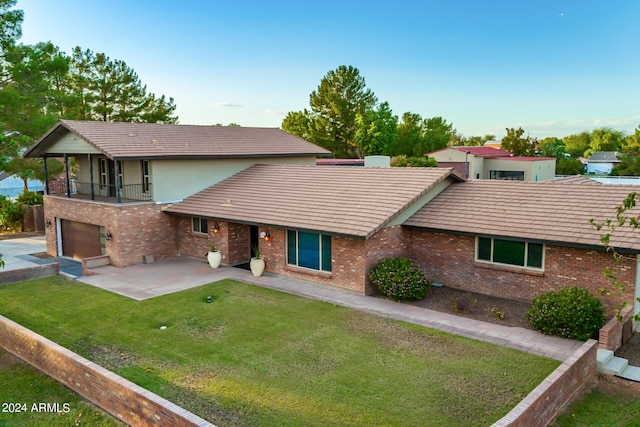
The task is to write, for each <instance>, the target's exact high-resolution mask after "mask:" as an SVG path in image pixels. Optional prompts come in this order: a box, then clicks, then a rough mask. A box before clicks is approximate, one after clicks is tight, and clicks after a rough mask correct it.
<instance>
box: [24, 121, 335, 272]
mask: <svg viewBox="0 0 640 427" xmlns="http://www.w3.org/2000/svg"><path fill="white" fill-rule="evenodd" d="M327 154H329V151H327V150H324V149H322V148H320V147H318V146H316V145H314V144H311V143H309V142H307V141H304V140H302V139H300V138H297V137H295V136H292V135H290V134H288V133H286V132H283V131H281V130H279V129H266V128H242V127H222V126H190V125H165V124H155V123H112V122H91V121H75V120H61V121H60V122H59V123H58V124H57V125H55V126H54V127H53V128H52V129H50V130H49V131H48V132H47V133H46V134H45V135H44V136H43V137H42V138H40V140H38V141H37V142H36V143H35V144H34V145H33V146H32V147H30V148H29V150H27V152H26V153H25V157H42V158H44V161H45V172H46V162H47V159H49V158H52V157H57V158H63V159H64V162H65V165H66V171H65V177H64V179H61V180H56V181H55V182H49V181H48V180H47V184H46V190H45V191H46V194H47V196H45V201H44V210H45V218H46V219H45V223H46V225H47V226H46V241H47V252H48V253H50V254H53V255H64V256H70V257H74V258H88V257H95V256H106V257H109V261H110V263H111V264H113V265H114V266H117V267H124V266H127V265H131V264H139V263H141V262H142V261H143V257H144V255H147V254H151V255H154V256H155V257H158V258H159V257H166V256H172V255H176V254H177V253H178V240H177V236H178V230H177V226H178V221H177V218H176V217H174V216H169V215H166V214H164V213H163V212H162V209H163V207H166V206H167V205H168V204H169V203H171V202H175V201H176V200H181V199H182V198H184V197H186V196H189V195H191V194H193V193H196V192H198V191H200V190H202V189H204V188H206V187H208V186H210V185H211V184H214V183H216V182H219V181H221V180H223V179H225V178H227V177H229V176H231V175H233V174H235V173H237V172H239V171H241V170H244V169H246V168H248V167H250V166H251V165H254V164H256V163H266V164H298V165H314V164H315V159H316V157H317V156H322V155H327ZM73 163H75V165H76V168H75V170H73V169H72V166H71V165H72V164H73Z"/></svg>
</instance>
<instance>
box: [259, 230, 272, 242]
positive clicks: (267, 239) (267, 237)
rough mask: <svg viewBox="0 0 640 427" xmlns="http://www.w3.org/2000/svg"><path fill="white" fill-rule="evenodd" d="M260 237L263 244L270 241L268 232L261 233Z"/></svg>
mask: <svg viewBox="0 0 640 427" xmlns="http://www.w3.org/2000/svg"><path fill="white" fill-rule="evenodd" d="M260 237H261V238H263V239H264V241H265V242H268V241H269V240H271V235H270V234H269V231H263V232H262V233H260Z"/></svg>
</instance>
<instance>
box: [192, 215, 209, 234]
mask: <svg viewBox="0 0 640 427" xmlns="http://www.w3.org/2000/svg"><path fill="white" fill-rule="evenodd" d="M191 230H192V231H193V232H194V233H199V234H208V233H209V221H208V220H207V218H202V217H199V216H194V217H192V218H191Z"/></svg>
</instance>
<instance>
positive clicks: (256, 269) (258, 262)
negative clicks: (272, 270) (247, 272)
mask: <svg viewBox="0 0 640 427" xmlns="http://www.w3.org/2000/svg"><path fill="white" fill-rule="evenodd" d="M249 268H251V273H252V274H253V275H254V276H256V277H258V276H262V273H264V259H263V258H251V262H250V263H249Z"/></svg>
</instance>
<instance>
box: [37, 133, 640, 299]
mask: <svg viewBox="0 0 640 427" xmlns="http://www.w3.org/2000/svg"><path fill="white" fill-rule="evenodd" d="M460 149H463V150H469V149H472V150H477V151H475V153H471V152H470V153H469V154H467V152H466V151H460ZM447 150H449V151H447V153H449V155H450V156H451V157H452V158H453V159H454V160H455V159H458V160H459V159H460V158H462V159H465V158H466V157H467V156H469V157H473V160H472V161H476V163H474V164H473V165H471V166H472V167H470V168H469V169H467V170H468V171H472V173H475V171H476V169H475V168H476V167H478V168H480V166H478V165H482V167H483V168H484V170H485V171H486V166H487V165H491V162H492V161H497V162H498V163H499V162H500V161H505V162H509V161H513V157H511V156H510V155H509V153H508V152H503V153H501V154H498V155H497V154H496V153H495V151H493V152H492V153H493V154H492V155H488V154H487V153H488V152H487V151H484V150H488V149H487V148H486V147H458V148H451V149H447ZM472 150H470V151H472ZM440 151H443V150H440ZM437 153H439V152H436V154H437ZM327 154H329V152H328V151H327V150H324V149H322V148H320V147H317V146H315V145H313V144H311V143H309V142H306V141H303V140H301V139H299V138H297V137H294V136H292V135H289V134H287V133H285V132H282V131H280V130H278V129H252V128H240V127H228V128H225V127H213V126H211V127H209V126H183V125H158V124H130V123H106V122H78V121H62V122H60V123H59V124H58V125H56V126H55V127H54V128H53V129H51V130H50V131H49V132H48V133H47V134H45V135H44V136H43V137H42V138H41V139H40V140H39V141H38V142H37V143H36V144H35V145H34V146H33V147H31V148H30V149H29V151H28V152H27V156H30V157H45V158H48V157H60V156H62V157H63V158H65V159H66V160H67V162H66V163H67V164H68V163H69V162H68V160H69V158H70V157H75V160H76V163H77V164H78V166H79V170H78V172H77V177H76V182H75V185H76V187H73V186H72V185H71V184H72V183H73V182H74V181H73V180H72V178H71V177H70V176H68V175H69V174H68V173H67V176H68V177H66V178H65V179H64V180H63V185H62V188H53V187H51V188H49V191H48V195H47V196H45V217H46V218H47V220H48V221H47V223H48V224H50V225H49V226H48V227H47V229H46V239H47V252H48V253H50V254H52V255H66V256H71V257H75V258H87V257H94V256H102V257H103V259H108V261H109V262H110V263H111V264H113V265H115V266H118V267H124V266H127V265H131V264H138V263H141V262H143V260H145V259H150V257H149V256H147V255H153V256H154V257H156V258H160V257H167V256H175V255H183V256H191V257H197V258H203V255H204V254H205V252H207V250H208V247H209V244H210V243H215V244H216V246H217V247H218V248H219V249H220V250H221V251H222V253H223V255H224V256H225V258H224V260H223V263H224V264H226V265H242V264H245V263H247V262H248V261H249V260H250V257H251V250H252V248H253V247H258V248H259V249H260V251H261V253H262V254H263V256H264V258H265V260H266V271H267V272H268V273H272V274H279V275H286V276H291V277H296V278H300V279H305V280H311V281H315V282H320V283H325V284H328V285H332V286H338V287H342V288H345V289H349V290H352V291H355V292H358V293H362V294H369V293H372V292H374V289H373V288H372V286H371V283H370V281H369V280H368V274H369V272H370V271H371V269H372V268H373V266H374V265H375V264H376V263H377V262H379V261H381V260H383V259H386V258H389V257H396V256H400V257H408V258H411V259H412V260H414V261H415V262H417V263H418V264H419V265H420V266H421V268H422V269H423V270H424V271H425V272H426V274H427V277H428V278H429V279H430V280H432V281H434V282H438V283H442V284H445V285H447V286H450V287H453V288H459V289H464V290H469V291H474V292H479V293H484V294H489V295H494V296H499V297H506V298H512V299H516V300H521V301H530V300H531V299H532V298H533V297H535V296H537V295H539V294H540V293H542V292H545V291H549V290H557V289H559V288H562V287H566V286H586V287H589V288H590V289H591V290H592V291H593V292H596V291H597V290H598V289H601V288H607V287H608V286H610V284H609V280H608V279H607V278H606V277H605V276H604V274H603V271H604V268H605V267H606V266H608V267H610V268H612V269H613V270H614V271H615V272H616V273H617V274H618V278H619V279H620V280H621V281H622V282H623V283H624V284H625V285H626V286H627V288H628V289H627V293H626V294H625V297H626V298H625V299H626V300H627V301H632V300H633V299H634V298H635V297H640V284H639V283H638V282H639V281H640V278H639V277H640V269H639V268H638V265H639V263H640V260H639V258H638V254H639V253H640V239H639V238H638V233H637V232H636V231H633V230H628V229H625V228H618V229H617V230H616V233H615V234H614V235H613V237H612V243H613V244H614V245H615V246H616V247H618V248H619V250H620V251H621V252H623V253H625V255H627V256H626V258H625V259H624V260H623V261H622V262H621V263H619V264H616V263H615V262H614V260H613V257H612V256H611V254H609V253H607V252H606V251H605V250H604V248H603V246H602V243H601V242H600V232H598V231H597V230H595V229H593V228H592V227H591V225H590V223H589V220H590V219H591V218H593V219H595V220H604V219H605V218H614V217H615V213H616V210H615V207H616V206H617V205H619V204H620V202H621V201H622V200H623V199H624V197H625V196H626V195H627V194H628V193H630V192H631V191H633V188H634V187H631V186H606V185H602V184H597V183H594V182H592V181H591V180H585V179H584V178H580V177H570V178H565V179H560V180H557V181H547V182H540V183H535V182H513V181H500V180H498V181H496V180H488V179H479V180H472V181H467V180H466V179H465V178H464V176H463V175H462V174H460V173H459V172H457V171H456V170H454V169H453V168H442V167H441V168H388V167H342V166H316V156H318V155H327ZM441 154H442V153H441ZM460 156H462V157H460ZM501 159H502V160H501ZM374 160H382V159H374ZM464 162H465V164H466V159H465V160H464ZM515 162H516V164H517V162H521V163H524V164H532V163H535V161H528V160H515ZM458 163H459V162H458ZM469 163H471V162H469ZM477 170H481V169H477ZM489 170H490V169H489ZM527 171H528V170H527ZM527 171H525V179H527V178H528V177H529V175H526V174H527V173H529V172H527ZM477 173H481V172H477ZM74 188H75V189H76V190H75V191H69V190H67V189H71V190H73V189H74ZM602 298H603V301H604V302H605V305H606V306H607V308H608V309H609V310H611V309H612V308H613V307H614V306H615V304H616V303H617V302H619V301H620V298H618V297H616V296H612V297H602ZM636 309H640V307H638V306H637V305H636Z"/></svg>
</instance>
